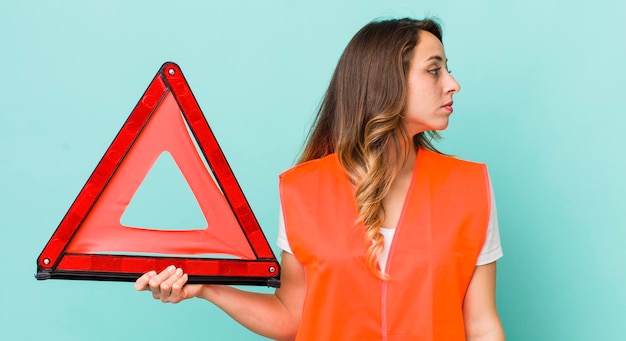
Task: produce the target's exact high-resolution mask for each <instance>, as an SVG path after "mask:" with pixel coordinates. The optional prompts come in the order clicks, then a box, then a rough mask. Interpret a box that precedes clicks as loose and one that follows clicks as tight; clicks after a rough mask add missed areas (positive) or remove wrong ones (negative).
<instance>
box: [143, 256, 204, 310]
mask: <svg viewBox="0 0 626 341" xmlns="http://www.w3.org/2000/svg"><path fill="white" fill-rule="evenodd" d="M188 279H189V276H187V274H185V273H184V272H183V270H182V269H180V268H176V267H175V266H173V265H170V266H168V267H167V268H166V269H165V270H163V271H161V272H160V273H158V274H157V272H156V271H149V272H146V273H145V274H143V275H142V276H141V277H139V278H138V279H137V281H135V289H136V290H138V291H143V290H150V292H152V297H154V298H155V299H157V300H161V301H162V302H171V303H178V302H180V301H182V300H184V299H187V298H191V297H193V296H195V295H197V294H198V292H199V291H200V289H201V286H199V285H187V286H186V284H187V280H188Z"/></svg>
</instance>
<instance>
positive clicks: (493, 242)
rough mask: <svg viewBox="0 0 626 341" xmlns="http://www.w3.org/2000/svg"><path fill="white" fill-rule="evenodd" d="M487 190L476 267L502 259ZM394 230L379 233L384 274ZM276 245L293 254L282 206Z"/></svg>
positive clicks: (493, 204)
mask: <svg viewBox="0 0 626 341" xmlns="http://www.w3.org/2000/svg"><path fill="white" fill-rule="evenodd" d="M489 190H490V192H491V212H490V215H489V222H488V223H487V236H486V237H485V243H484V244H483V247H482V250H481V251H480V254H479V255H478V259H477V260H476V265H485V264H489V263H491V262H495V261H496V260H498V259H499V258H501V257H502V255H503V252H502V245H501V243H500V231H499V229H498V214H497V212H496V200H495V198H494V194H493V187H492V186H491V180H489ZM395 232H396V229H395V228H381V229H380V233H381V234H382V235H383V237H384V241H383V253H382V254H381V256H380V258H379V259H378V265H379V266H380V269H381V270H382V271H383V272H385V267H386V265H387V256H388V255H389V247H390V245H391V241H392V240H393V235H394V234H395ZM276 244H277V245H278V247H280V248H281V249H282V250H283V251H285V252H289V253H291V254H293V252H292V251H291V247H290V246H289V241H288V240H287V232H286V230H285V218H284V216H283V210H282V205H281V206H280V216H279V219H278V238H277V240H276Z"/></svg>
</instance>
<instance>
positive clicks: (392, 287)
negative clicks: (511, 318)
mask: <svg viewBox="0 0 626 341" xmlns="http://www.w3.org/2000/svg"><path fill="white" fill-rule="evenodd" d="M280 195H281V202H282V207H283V213H284V217H285V227H286V231H287V239H288V240H289V244H290V246H291V249H292V251H293V254H294V255H295V257H296V258H297V259H298V261H299V262H300V263H301V264H302V265H303V266H304V267H305V271H306V281H307V294H306V298H305V302H304V309H303V312H302V322H301V323H300V328H299V330H298V336H297V340H315V341H319V340H341V341H343V340H348V341H351V340H358V341H365V340H389V341H391V340H399V341H400V340H401V341H407V340H429V341H431V340H442V341H455V340H465V330H464V325H463V314H462V305H463V299H464V297H465V292H466V290H467V287H468V285H469V281H470V279H471V277H472V273H473V271H474V268H475V264H476V259H477V257H478V254H479V253H480V250H481V248H482V245H483V243H484V239H485V234H486V228H487V223H488V219H489V210H490V198H489V188H488V179H487V171H486V167H485V166H484V165H481V164H477V163H472V162H467V161H461V160H458V159H455V158H452V157H448V156H444V155H441V154H437V153H434V152H431V151H428V150H424V149H420V150H419V152H418V156H417V159H416V162H415V168H414V170H413V179H412V182H411V185H410V188H409V194H408V195H407V199H406V202H405V204H404V205H405V206H404V209H403V213H402V216H401V217H400V220H399V222H398V225H397V226H396V232H395V235H394V239H393V241H392V244H391V247H390V250H389V251H390V252H389V257H388V260H387V266H386V267H387V273H388V274H389V276H390V277H389V279H388V280H380V279H378V278H377V277H375V276H374V275H373V274H372V273H371V272H370V271H369V270H368V269H367V267H366V266H365V262H364V259H365V254H366V251H367V248H366V246H365V245H364V243H363V239H362V236H363V231H364V227H363V225H362V224H360V223H359V224H355V221H356V219H357V213H356V208H355V204H354V189H353V187H352V185H351V184H350V182H349V181H348V179H347V176H346V175H345V172H344V171H343V169H342V168H341V165H340V164H339V161H338V158H337V156H336V155H335V154H332V155H329V156H326V157H324V158H321V159H317V160H313V161H309V162H306V163H303V164H300V165H298V166H296V167H294V168H292V169H291V170H289V171H287V172H285V173H283V174H282V175H281V177H280Z"/></svg>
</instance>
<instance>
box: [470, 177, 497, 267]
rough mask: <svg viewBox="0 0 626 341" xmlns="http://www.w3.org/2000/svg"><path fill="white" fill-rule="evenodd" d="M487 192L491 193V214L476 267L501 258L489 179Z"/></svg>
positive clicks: (495, 213) (494, 201)
mask: <svg viewBox="0 0 626 341" xmlns="http://www.w3.org/2000/svg"><path fill="white" fill-rule="evenodd" d="M489 191H490V192H491V195H490V197H491V212H490V214H489V222H488V223H487V236H486V237H485V243H484V244H483V248H482V250H481V251H480V254H479V255H478V259H477V260H476V265H485V264H489V263H491V262H495V261H496V260H498V259H500V258H501V257H502V256H503V252H502V245H501V243H500V230H499V228H498V213H497V210H496V199H495V197H494V194H493V186H491V179H489Z"/></svg>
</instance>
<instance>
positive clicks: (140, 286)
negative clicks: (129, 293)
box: [135, 271, 157, 291]
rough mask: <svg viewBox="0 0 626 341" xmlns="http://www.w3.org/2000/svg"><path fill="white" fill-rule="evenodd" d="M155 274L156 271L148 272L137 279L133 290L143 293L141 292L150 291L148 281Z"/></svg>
mask: <svg viewBox="0 0 626 341" xmlns="http://www.w3.org/2000/svg"><path fill="white" fill-rule="evenodd" d="M156 274H157V273H156V271H149V272H146V273H145V274H143V275H142V276H141V277H139V278H137V280H136V281H135V290H137V291H143V290H148V289H150V286H149V285H148V281H149V280H150V279H151V278H152V277H154V276H156Z"/></svg>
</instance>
